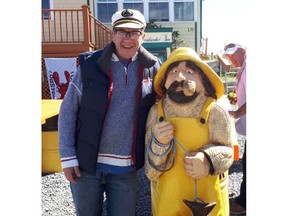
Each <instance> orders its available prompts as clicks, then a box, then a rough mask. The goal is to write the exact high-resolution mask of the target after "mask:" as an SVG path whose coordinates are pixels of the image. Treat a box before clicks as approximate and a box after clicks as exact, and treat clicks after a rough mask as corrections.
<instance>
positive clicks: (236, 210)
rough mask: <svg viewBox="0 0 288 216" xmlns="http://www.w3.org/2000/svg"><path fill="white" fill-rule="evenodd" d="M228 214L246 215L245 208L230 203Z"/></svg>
mask: <svg viewBox="0 0 288 216" xmlns="http://www.w3.org/2000/svg"><path fill="white" fill-rule="evenodd" d="M230 213H231V214H235V215H241V214H246V208H244V207H242V206H241V205H239V204H238V203H236V202H233V203H230Z"/></svg>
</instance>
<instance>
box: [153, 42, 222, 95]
mask: <svg viewBox="0 0 288 216" xmlns="http://www.w3.org/2000/svg"><path fill="white" fill-rule="evenodd" d="M185 60H188V61H192V62H194V63H195V64H196V65H197V66H198V67H199V68H200V69H201V70H202V71H203V73H204V74H205V75H206V76H207V78H208V79H209V80H210V82H211V84H212V85H213V87H214V89H215V91H216V96H217V99H219V98H220V97H221V96H222V95H223V94H224V85H223V82H222V80H221V79H220V77H219V76H218V75H217V74H216V73H215V72H214V71H213V69H212V68H211V67H210V66H209V65H208V64H207V63H206V62H205V61H203V60H202V59H201V58H200V57H199V55H198V54H197V53H196V52H195V51H194V50H193V49H192V48H189V47H180V48H177V49H176V50H174V51H173V52H172V53H171V54H170V55H169V57H168V59H167V60H166V61H165V62H163V64H162V65H161V67H160V68H159V70H158V72H157V74H156V76H155V79H154V89H155V91H156V93H157V94H158V95H159V96H160V97H161V96H162V95H163V92H162V89H161V82H162V80H163V79H164V77H165V74H166V72H167V69H168V67H169V65H170V64H172V63H174V62H177V61H185Z"/></svg>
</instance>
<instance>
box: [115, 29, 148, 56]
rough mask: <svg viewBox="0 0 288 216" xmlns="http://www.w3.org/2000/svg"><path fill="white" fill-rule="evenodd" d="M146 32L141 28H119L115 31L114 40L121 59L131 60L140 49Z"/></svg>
mask: <svg viewBox="0 0 288 216" xmlns="http://www.w3.org/2000/svg"><path fill="white" fill-rule="evenodd" d="M144 38H145V34H144V32H143V30H141V29H132V28H117V29H116V30H114V31H113V42H114V43H115V46H116V54H117V56H118V58H119V59H120V60H129V59H131V58H132V57H133V56H134V55H135V53H136V52H137V51H138V49H139V47H140V46H141V44H142V42H143V40H144Z"/></svg>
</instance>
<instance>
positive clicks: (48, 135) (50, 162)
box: [42, 100, 62, 173]
mask: <svg viewBox="0 0 288 216" xmlns="http://www.w3.org/2000/svg"><path fill="white" fill-rule="evenodd" d="M61 103H62V100H42V126H45V123H46V125H47V124H48V123H50V124H51V122H49V119H50V118H52V117H55V116H57V115H58V114H59V110H60V106H61ZM52 123H53V124H55V125H52V126H53V128H56V130H54V129H53V130H54V131H53V130H52V131H49V130H48V131H42V173H50V172H61V171H62V168H61V162H60V156H59V153H58V131H57V121H55V122H54V121H53V122H52ZM50 124H49V126H50ZM43 128H45V127H43ZM48 128H49V127H48Z"/></svg>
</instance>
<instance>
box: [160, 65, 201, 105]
mask: <svg viewBox="0 0 288 216" xmlns="http://www.w3.org/2000/svg"><path fill="white" fill-rule="evenodd" d="M165 88H166V89H167V94H168V96H169V98H170V99H171V100H173V101H175V102H177V103H188V102H190V101H193V100H194V99H195V98H196V97H197V95H198V94H199V93H204V91H205V90H204V86H203V84H202V79H201V77H200V75H199V72H198V71H196V70H193V69H191V68H190V67H187V66H186V62H185V61H183V62H180V63H179V64H178V65H177V66H175V67H173V68H171V69H170V70H169V71H167V78H166V82H165Z"/></svg>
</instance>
